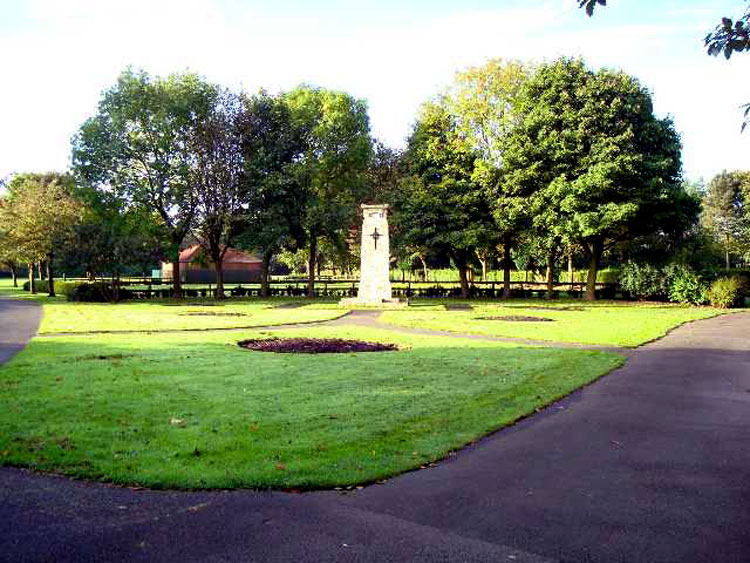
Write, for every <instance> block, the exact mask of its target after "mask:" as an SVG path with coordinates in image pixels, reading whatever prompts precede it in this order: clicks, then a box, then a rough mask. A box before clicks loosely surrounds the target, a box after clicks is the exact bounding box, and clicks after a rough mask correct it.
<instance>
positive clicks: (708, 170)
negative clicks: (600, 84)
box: [0, 0, 750, 180]
mask: <svg viewBox="0 0 750 563" xmlns="http://www.w3.org/2000/svg"><path fill="white" fill-rule="evenodd" d="M608 4H610V5H608V6H607V7H606V8H600V9H598V10H597V14H596V15H595V16H594V17H593V18H588V17H587V16H586V15H585V13H584V12H583V11H582V10H580V9H578V8H577V2H576V0H452V1H448V0H364V1H357V0H321V1H315V0H275V1H274V2H269V1H268V0H265V1H255V0H127V1H114V0H112V1H110V0H25V1H24V0H0V72H1V73H2V74H1V76H2V86H1V87H0V128H1V129H0V178H3V177H6V176H7V175H9V174H10V173H12V172H25V171H46V170H61V171H62V170H66V169H67V168H68V166H69V162H70V138H71V136H72V135H73V134H74V133H75V131H76V130H77V129H78V127H79V126H80V124H81V123H82V122H83V121H84V120H85V119H86V118H88V117H90V116H92V115H94V114H95V112H96V106H97V102H98V100H99V98H100V95H101V92H102V90H104V89H106V88H108V87H109V86H111V85H112V84H113V83H114V82H115V80H116V78H117V75H118V74H119V73H120V72H121V71H122V70H123V69H124V68H125V67H126V66H127V65H132V66H134V67H136V68H144V69H145V70H147V71H148V72H149V73H151V74H154V75H166V74H169V73H171V72H179V71H184V70H191V71H194V72H197V73H199V74H201V75H203V76H205V77H206V78H207V79H208V80H209V81H212V82H217V83H220V84H223V85H225V86H229V87H232V88H235V89H239V88H243V89H245V90H246V91H249V92H254V91H256V90H257V89H258V88H260V87H263V88H266V89H267V90H270V91H279V90H286V89H289V88H292V87H294V86H296V85H297V84H300V83H307V84H313V85H317V86H323V87H327V88H333V89H338V90H345V91H347V92H349V93H351V94H353V95H354V96H356V97H358V98H362V99H364V100H366V101H367V103H368V105H369V108H370V122H371V128H372V132H373V134H374V135H375V136H376V137H378V138H380V139H381V140H383V141H384V142H386V143H387V144H389V145H391V146H395V147H401V146H403V145H404V142H405V139H406V137H407V136H408V135H409V132H410V130H411V127H412V124H413V122H414V118H415V116H416V111H417V108H418V107H419V105H420V104H421V103H422V102H424V101H425V100H426V99H428V98H430V97H431V96H433V95H435V94H436V93H438V92H439V91H440V90H442V89H443V88H444V87H445V86H447V85H448V84H449V83H450V82H451V80H452V78H453V75H454V73H455V72H456V71H458V70H461V69H464V68H465V67H467V66H476V65H481V64H483V63H484V62H485V61H486V60H487V59H489V58H494V57H502V58H518V59H522V60H530V61H532V60H533V61H541V60H552V59H554V58H557V57H558V56H561V55H566V56H583V57H584V59H585V60H586V61H587V63H588V64H589V66H591V67H594V68H599V67H602V66H606V67H609V68H614V69H622V70H624V71H626V72H628V73H630V74H632V75H634V76H636V77H637V78H639V79H640V81H641V82H642V84H644V85H645V86H646V87H647V88H649V89H650V90H651V91H652V92H653V95H654V102H655V108H656V112H657V113H658V114H659V115H660V116H665V115H671V116H673V118H674V121H675V124H676V127H677V130H678V131H679V133H680V135H681V136H682V140H683V144H684V151H683V163H684V170H685V176H686V177H688V178H691V179H697V178H698V177H701V176H702V177H704V178H705V179H706V180H709V179H710V178H711V177H712V176H713V175H714V174H716V173H717V172H719V171H721V170H723V169H750V163H748V162H747V155H748V149H749V148H750V129H749V130H748V131H747V132H746V133H744V134H741V133H740V126H741V123H742V110H741V109H740V105H741V104H743V103H745V102H750V88H748V87H747V84H746V76H747V75H748V69H749V68H750V53H749V54H739V55H735V56H734V57H732V60H731V61H729V62H727V61H725V60H724V59H723V58H713V57H709V56H707V55H706V54H705V48H704V47H703V41H702V39H703V37H704V36H705V35H706V33H708V31H710V30H711V29H712V28H713V27H714V25H715V24H716V23H717V22H718V21H719V19H720V17H721V16H725V15H731V16H737V15H740V13H741V11H742V10H743V9H744V7H745V5H746V4H745V2H743V1H742V0H711V1H706V0H610V2H608Z"/></svg>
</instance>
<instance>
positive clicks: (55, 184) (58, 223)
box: [0, 172, 83, 297]
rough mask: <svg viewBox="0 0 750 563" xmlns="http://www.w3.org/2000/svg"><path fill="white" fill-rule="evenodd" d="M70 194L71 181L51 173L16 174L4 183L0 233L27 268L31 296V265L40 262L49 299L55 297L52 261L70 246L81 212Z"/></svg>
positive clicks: (73, 189) (77, 203) (78, 204)
mask: <svg viewBox="0 0 750 563" xmlns="http://www.w3.org/2000/svg"><path fill="white" fill-rule="evenodd" d="M74 191H75V183H74V181H73V178H72V177H71V176H70V175H67V174H59V173H55V172H50V173H44V174H37V173H27V174H17V175H16V176H14V177H13V178H12V179H11V181H10V182H9V183H8V195H7V197H6V198H5V200H4V202H3V211H2V219H1V220H0V223H2V227H1V229H2V231H3V232H4V237H5V242H6V244H12V245H14V247H15V250H14V251H13V253H14V255H15V256H16V257H17V258H18V259H19V261H20V260H23V261H24V262H26V263H27V265H28V270H29V282H30V286H31V288H30V289H31V291H32V292H33V291H34V284H33V264H34V263H37V262H38V263H42V262H43V263H45V264H46V266H47V280H48V293H49V296H50V297H54V296H55V272H54V264H55V258H56V256H57V255H58V254H59V253H60V251H61V249H65V247H67V245H68V244H69V243H70V242H71V239H72V234H73V229H74V227H75V225H76V224H77V223H78V222H79V220H80V217H81V213H82V209H83V206H82V205H81V202H80V201H79V200H78V199H77V198H76V197H75V196H74Z"/></svg>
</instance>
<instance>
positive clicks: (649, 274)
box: [620, 262, 669, 300]
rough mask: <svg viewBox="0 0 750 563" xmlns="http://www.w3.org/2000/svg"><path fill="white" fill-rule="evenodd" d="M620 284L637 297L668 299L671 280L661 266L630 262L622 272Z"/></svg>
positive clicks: (624, 289) (632, 295)
mask: <svg viewBox="0 0 750 563" xmlns="http://www.w3.org/2000/svg"><path fill="white" fill-rule="evenodd" d="M620 286H621V287H622V290H623V291H625V292H627V293H628V294H629V295H630V296H631V297H633V298H635V299H657V300H663V299H666V298H667V296H668V294H669V282H668V280H667V279H666V277H665V276H664V272H662V271H661V270H660V269H659V268H657V267H655V266H652V265H651V264H639V263H637V262H628V263H627V264H625V266H623V268H622V271H621V273H620Z"/></svg>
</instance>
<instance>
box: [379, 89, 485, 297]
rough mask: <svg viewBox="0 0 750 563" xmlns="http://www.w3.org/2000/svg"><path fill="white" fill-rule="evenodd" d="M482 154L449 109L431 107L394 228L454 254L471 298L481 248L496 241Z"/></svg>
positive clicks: (413, 143) (416, 139) (417, 244)
mask: <svg viewBox="0 0 750 563" xmlns="http://www.w3.org/2000/svg"><path fill="white" fill-rule="evenodd" d="M477 160H478V154H477V151H476V150H475V149H474V148H473V147H472V146H471V144H470V143H468V142H467V140H466V138H465V137H464V136H462V135H461V134H460V133H459V130H458V123H457V122H456V119H455V117H454V116H453V115H452V114H451V112H450V111H449V109H448V108H447V107H446V104H445V103H444V102H443V103H440V102H438V103H435V102H429V103H427V104H425V105H424V106H423V107H422V109H421V112H420V116H419V118H418V120H417V124H416V126H415V128H414V131H413V133H412V134H411V137H410V138H409V142H408V146H407V150H406V155H405V161H406V166H407V170H408V172H409V174H408V176H407V177H406V178H404V180H403V181H402V182H401V189H400V190H399V191H398V193H397V197H396V200H395V206H394V223H395V224H396V225H397V227H398V229H399V231H400V238H401V240H402V241H403V242H404V243H405V244H407V245H409V246H411V247H414V248H426V249H429V250H431V251H434V252H439V253H445V254H448V255H449V256H450V257H451V259H452V260H453V262H454V264H455V265H456V268H457V269H458V272H459V279H460V282H461V294H462V296H463V297H468V296H469V281H468V271H469V267H470V264H471V261H472V259H473V256H474V253H475V250H476V249H477V248H486V247H487V246H488V244H489V240H490V239H492V238H493V237H494V235H495V226H494V223H493V221H492V215H491V212H490V207H489V197H488V191H487V189H486V188H485V187H484V186H483V185H482V183H481V182H479V181H477V180H476V178H475V174H474V173H475V169H476V163H477Z"/></svg>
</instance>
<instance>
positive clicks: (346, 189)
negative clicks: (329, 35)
mask: <svg viewBox="0 0 750 563" xmlns="http://www.w3.org/2000/svg"><path fill="white" fill-rule="evenodd" d="M284 99H285V101H286V103H287V104H288V105H289V107H290V109H291V111H292V116H293V119H294V121H295V125H296V127H298V128H299V130H300V131H301V132H302V139H303V147H304V150H303V152H302V154H301V155H300V158H299V159H298V161H297V162H296V163H295V166H294V170H295V172H294V174H295V176H296V178H297V182H299V185H300V186H301V189H300V193H301V194H304V196H303V198H304V207H303V208H304V212H303V214H302V218H301V221H300V224H301V225H302V227H303V229H304V231H305V233H306V237H307V242H308V247H309V264H308V276H309V278H308V285H307V294H308V296H309V297H313V296H314V294H315V274H316V269H317V268H316V260H317V256H318V242H319V240H320V239H321V238H327V239H329V241H330V242H335V241H336V240H340V239H342V238H345V236H346V231H347V230H348V228H349V227H350V226H351V225H352V224H353V223H354V220H355V217H356V212H357V204H358V203H360V202H361V201H362V199H363V198H364V197H365V196H366V193H367V169H368V165H369V162H370V159H371V157H372V142H371V139H370V135H369V118H368V116H367V105H366V104H365V102H364V101H361V100H356V99H354V98H353V97H352V96H350V95H349V94H346V93H343V92H334V91H331V90H325V89H323V88H312V87H309V86H300V87H298V88H296V89H294V90H292V91H291V92H288V93H287V94H286V95H285V96H284Z"/></svg>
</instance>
